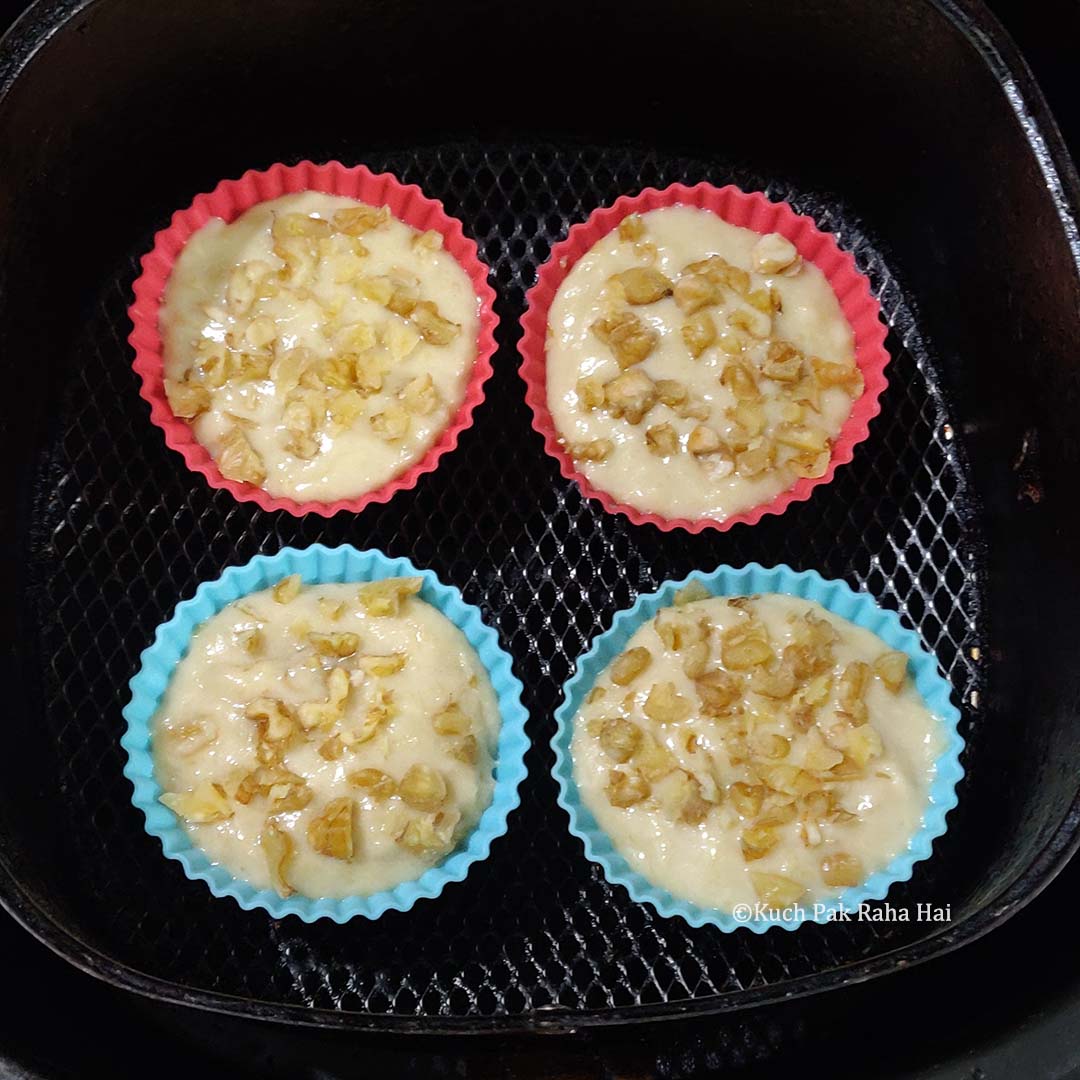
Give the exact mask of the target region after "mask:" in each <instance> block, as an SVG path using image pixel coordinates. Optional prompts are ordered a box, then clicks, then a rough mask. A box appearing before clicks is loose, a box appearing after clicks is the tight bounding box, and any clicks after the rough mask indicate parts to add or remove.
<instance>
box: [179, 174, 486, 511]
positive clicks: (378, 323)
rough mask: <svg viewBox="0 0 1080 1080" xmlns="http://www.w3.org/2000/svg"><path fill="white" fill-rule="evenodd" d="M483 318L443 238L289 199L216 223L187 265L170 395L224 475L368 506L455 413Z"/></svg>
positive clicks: (351, 210) (184, 260)
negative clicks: (360, 499) (357, 499)
mask: <svg viewBox="0 0 1080 1080" xmlns="http://www.w3.org/2000/svg"><path fill="white" fill-rule="evenodd" d="M478 310H479V301H478V299H477V297H476V295H475V293H474V291H473V288H472V283H471V282H470V280H469V277H468V275H467V274H466V273H465V271H464V270H463V269H462V267H461V266H460V265H459V264H458V262H457V261H456V260H455V259H454V258H453V256H451V255H450V254H448V253H447V252H445V251H443V250H442V236H441V235H440V234H439V233H437V232H427V233H420V232H418V231H417V230H416V229H413V228H411V227H410V226H409V225H406V224H405V223H404V222H402V221H399V220H397V219H396V218H394V217H393V216H392V215H391V214H390V213H389V211H388V210H387V209H386V208H385V207H381V208H378V209H376V208H374V207H370V206H366V205H365V204H363V203H358V202H356V201H355V200H352V199H347V198H343V197H341V196H337V195H325V194H321V193H319V192H314V191H307V192H301V193H299V194H295V195H285V196H282V197H281V198H278V199H273V200H271V201H269V202H264V203H259V204H258V205H256V206H254V207H252V208H251V209H250V210H248V211H247V212H246V213H245V214H243V215H242V216H241V217H239V218H238V219H237V220H236V221H234V222H232V223H231V224H228V225H226V224H225V223H224V222H223V221H221V220H220V219H217V218H215V219H213V220H212V221H210V222H208V223H207V224H206V225H204V226H203V227H202V228H201V229H200V230H199V231H198V232H196V233H195V234H194V235H193V236H192V237H191V239H190V240H189V241H188V242H187V244H186V245H185V247H184V250H183V251H182V252H181V253H180V256H179V258H178V259H177V260H176V265H175V267H174V268H173V271H172V274H171V276H170V277H169V281H168V284H167V286H166V288H165V295H164V297H163V304H162V309H161V320H160V325H161V336H162V341H163V344H164V361H165V389H166V393H167V395H168V398H169V403H170V405H171V407H172V410H173V412H174V413H175V414H176V415H177V416H179V417H182V418H185V419H187V420H189V421H190V422H191V425H192V428H193V430H194V433H195V437H196V438H197V439H198V440H199V442H201V443H202V444H203V445H204V446H205V447H206V448H207V450H208V451H209V452H210V454H211V456H212V457H213V458H214V460H215V461H216V462H217V465H218V468H219V469H220V470H221V473H222V475H223V476H225V477H228V478H229V479H232V480H237V481H241V482H246V483H250V484H254V485H255V486H257V487H261V488H263V489H264V490H266V491H268V492H269V493H270V494H271V495H277V496H285V497H291V498H295V499H314V500H319V501H332V500H334V499H339V498H349V497H353V496H357V495H361V494H363V493H364V492H367V491H371V490H373V489H375V488H378V487H380V486H381V485H383V484H385V483H387V482H388V481H389V480H391V479H393V478H394V477H395V476H396V475H398V474H399V473H400V472H402V471H404V470H405V469H406V468H408V467H409V466H410V465H412V464H413V463H415V462H416V461H419V460H420V459H421V458H422V457H423V456H424V454H425V453H426V452H427V450H428V448H429V447H430V446H431V445H432V444H433V443H434V442H435V441H436V439H437V438H438V436H439V435H440V433H441V432H442V431H443V429H444V428H445V427H446V426H447V424H448V423H449V421H450V419H451V418H452V417H453V416H454V415H455V414H456V412H457V410H458V407H459V406H460V404H461V401H462V399H463V397H464V394H465V387H466V384H467V383H468V379H469V373H470V371H471V368H472V364H473V361H474V359H475V357H476V335H477V331H478V326H479V320H478Z"/></svg>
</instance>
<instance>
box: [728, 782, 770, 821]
mask: <svg viewBox="0 0 1080 1080" xmlns="http://www.w3.org/2000/svg"><path fill="white" fill-rule="evenodd" d="M728 796H729V797H730V799H731V805H732V806H734V807H735V812H736V813H737V814H738V815H739V816H740V817H743V818H754V817H757V816H758V814H760V813H761V804H762V803H763V802H764V801H765V788H764V787H763V786H762V785H761V784H746V783H744V782H743V781H741V780H738V781H736V782H735V783H734V784H732V785H731V787H729V788H728Z"/></svg>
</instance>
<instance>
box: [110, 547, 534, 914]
mask: <svg viewBox="0 0 1080 1080" xmlns="http://www.w3.org/2000/svg"><path fill="white" fill-rule="evenodd" d="M290 574H299V575H300V576H301V578H302V579H303V581H304V583H305V584H308V585H315V584H330V583H332V582H343V581H345V582H351V581H357V582H363V581H377V580H379V579H380V578H388V577H420V578H422V579H423V582H424V584H423V587H422V588H421V590H420V594H419V595H420V598H421V599H422V600H425V601H427V603H429V604H431V605H432V606H433V607H435V608H438V610H439V611H441V612H442V613H443V614H444V615H445V616H446V617H447V618H448V619H449V620H450V621H451V622H452V623H453V624H454V625H455V626H457V627H458V628H459V629H460V630H461V632H462V633H463V634H464V635H465V637H466V638H467V639H468V641H469V644H470V645H472V647H473V648H474V649H475V650H476V653H477V655H478V656H479V657H480V661H481V663H482V664H483V665H484V667H485V668H486V669H487V672H488V675H489V677H490V679H491V685H492V687H493V688H494V690H495V694H496V696H497V698H498V702H499V714H500V717H501V720H502V723H501V727H500V729H499V738H498V742H497V744H496V748H495V755H494V759H495V769H494V776H495V790H494V794H493V795H492V800H491V803H490V805H489V806H488V808H487V809H486V810H485V811H484V813H483V815H482V817H481V818H480V821H479V823H478V824H477V826H476V828H475V829H473V831H472V833H470V834H469V837H468V839H467V841H466V843H465V845H464V847H459V848H458V849H457V850H456V851H454V852H453V853H452V854H450V855H449V856H448V857H447V858H446V859H445V860H444V861H443V862H441V863H439V864H438V865H437V866H433V867H432V868H431V869H429V870H427V871H425V872H424V873H423V874H422V875H421V876H420V877H419V878H417V879H416V880H415V881H406V882H403V883H402V884H400V885H396V886H395V887H394V888H392V889H387V890H385V891H383V892H378V893H373V894H371V895H369V896H350V897H346V898H344V899H340V900H329V899H316V898H313V897H307V896H300V895H296V894H294V895H293V896H290V897H287V898H285V897H281V896H279V895H278V894H277V893H276V892H273V891H272V890H270V889H256V888H255V887H254V886H253V885H250V884H248V883H247V882H245V881H239V880H237V879H236V878H234V877H233V876H232V875H231V874H230V873H229V872H228V871H227V870H226V869H225V868H224V867H222V866H218V865H216V864H214V863H212V862H211V861H210V859H209V858H207V856H206V855H205V853H204V852H203V851H201V850H200V849H199V848H197V847H195V846H194V845H193V844H192V842H191V838H190V837H189V836H188V834H187V832H186V831H185V830H184V828H183V826H182V825H181V823H180V821H179V819H178V818H177V816H176V815H175V814H174V813H173V812H172V811H171V810H170V809H169V808H168V807H167V806H164V805H162V804H161V803H160V802H159V801H158V799H159V797H160V796H161V794H162V789H161V785H160V784H158V782H157V780H156V779H155V778H154V760H153V755H152V752H151V734H150V731H151V720H152V718H153V716H154V713H155V712H156V710H157V707H158V703H159V702H160V701H161V696H162V694H163V693H164V692H165V688H166V687H167V686H168V683H169V679H170V677H171V676H172V672H173V670H174V668H175V667H176V665H177V663H178V662H179V661H180V660H181V659H182V657H183V656H184V655H185V654H186V653H187V650H188V647H189V645H190V643H191V636H192V634H193V633H194V632H195V630H196V629H197V628H198V627H199V626H200V625H201V624H202V623H203V622H205V621H206V620H207V619H208V618H210V616H212V615H214V614H216V613H217V612H219V611H220V610H221V609H222V608H223V607H225V605H226V604H229V603H231V602H232V601H234V600H238V599H240V598H241V597H242V596H246V595H247V594H248V593H252V592H257V591H259V590H260V589H265V588H268V587H269V586H271V585H273V584H274V583H275V582H277V581H280V580H281V579H282V578H284V577H288V576H289V575H290ZM130 689H131V701H130V703H129V704H128V706H127V707H126V708H125V709H124V718H125V719H126V720H127V731H126V732H125V734H124V736H123V738H122V739H121V740H120V744H121V746H123V748H124V750H126V751H127V755H128V760H127V764H126V765H125V767H124V775H125V776H126V777H127V778H128V779H129V780H130V781H131V782H132V784H133V785H134V789H135V790H134V795H133V802H134V803H135V805H136V806H137V807H138V808H139V809H140V810H141V811H142V812H143V814H144V815H145V817H146V831H147V832H148V833H150V835H151V836H156V837H157V838H158V839H159V840H160V841H161V846H162V850H163V851H164V852H165V854H166V855H167V856H168V857H169V858H170V859H176V860H177V861H178V862H179V863H180V864H181V866H183V868H184V872H185V873H186V874H187V876H188V877H190V878H193V879H196V880H198V881H205V882H206V884H207V885H208V886H209V888H210V891H211V892H212V893H213V894H214V895H215V896H231V897H232V898H233V899H234V900H235V901H236V902H237V903H238V904H239V905H240V906H241V907H242V908H245V909H247V910H250V909H252V908H265V909H266V910H267V911H268V912H270V914H271V915H273V916H274V917H275V918H281V917H282V916H283V915H296V916H298V917H299V918H301V919H303V920H304V922H314V921H315V920H316V919H322V918H327V919H333V920H334V921H335V922H338V923H343V922H345V921H346V920H348V919H351V918H354V917H355V916H357V915H361V916H364V917H365V918H368V919H377V918H378V917H379V916H380V915H381V914H382V913H383V912H384V911H408V910H409V908H411V907H412V906H413V904H414V903H416V901H417V900H420V899H421V898H424V897H427V898H431V897H435V896H438V894H439V893H440V892H441V891H442V889H443V886H444V885H446V884H447V883H448V882H451V881H462V880H463V879H464V877H465V875H466V874H467V873H468V872H469V867H470V866H472V864H473V863H475V862H478V861H480V860H481V859H485V858H487V855H488V852H489V850H490V848H491V842H492V840H494V839H495V838H496V837H497V836H502V835H503V833H505V832H506V819H507V816H508V815H509V813H510V811H511V810H513V809H514V808H515V807H516V806H517V805H518V803H519V802H520V799H519V796H518V785H519V784H520V783H521V781H522V780H523V779H524V778H525V760H524V759H525V751H526V750H527V749H528V746H529V740H528V737H527V736H526V734H525V720H526V718H527V716H528V713H527V712H526V710H525V708H524V706H523V705H522V704H521V683H520V682H519V681H518V680H517V678H515V676H514V674H513V672H512V671H511V668H510V657H509V656H508V655H507V654H506V653H505V652H504V651H503V650H502V648H501V647H500V646H499V639H498V635H497V634H496V633H495V631H494V630H492V629H491V628H490V627H488V626H486V625H485V624H484V622H483V621H482V620H481V618H480V612H479V610H478V609H477V608H475V607H473V605H471V604H467V603H465V601H464V600H463V599H462V597H461V593H460V592H459V591H458V590H457V589H456V588H454V587H453V586H452V585H444V584H443V583H442V582H441V581H439V579H438V578H437V577H436V576H435V574H434V573H432V572H431V571H430V570H418V569H417V568H416V567H415V566H413V564H412V563H411V562H409V560H408V559H391V558H388V557H387V556H385V555H383V554H382V553H381V552H378V551H359V550H357V549H356V548H354V547H350V546H348V545H343V546H342V547H336V548H328V547H324V546H323V545H322V544H314V545H312V546H311V547H309V548H304V549H303V550H298V549H296V548H283V549H282V550H281V551H279V552H278V553H277V554H276V555H257V556H256V557H255V558H254V559H252V560H251V562H249V563H245V564H244V565H243V566H232V567H229V568H228V569H227V570H226V571H225V572H224V573H223V574H222V575H221V577H219V578H218V579H217V580H216V581H204V582H203V583H202V584H201V585H200V586H199V587H198V589H196V590H195V595H194V596H193V597H192V598H191V599H190V600H184V601H182V602H181V603H180V604H178V605H177V607H176V611H175V612H174V614H173V617H172V618H171V619H169V620H168V622H165V623H162V625H161V626H159V627H158V629H157V633H156V634H155V635H154V643H153V644H152V645H151V646H150V647H149V648H148V649H146V651H145V652H143V654H142V664H141V667H140V669H139V671H138V673H137V674H136V675H135V677H134V678H133V679H132V680H131V683H130Z"/></svg>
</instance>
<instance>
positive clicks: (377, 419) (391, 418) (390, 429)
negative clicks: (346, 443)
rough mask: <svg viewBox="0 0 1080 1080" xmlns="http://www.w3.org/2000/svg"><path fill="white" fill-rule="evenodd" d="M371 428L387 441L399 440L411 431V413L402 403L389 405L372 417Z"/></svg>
mask: <svg viewBox="0 0 1080 1080" xmlns="http://www.w3.org/2000/svg"><path fill="white" fill-rule="evenodd" d="M371 430H372V431H374V432H375V434H376V435H378V436H379V438H380V439H385V440H386V442H398V441H399V440H400V439H403V438H405V436H406V434H407V433H408V431H409V414H408V412H407V411H406V410H405V409H403V408H402V407H401V406H400V405H388V406H387V407H386V408H385V409H384V410H383V411H382V412H380V413H376V414H375V415H374V416H373V417H372V418H371Z"/></svg>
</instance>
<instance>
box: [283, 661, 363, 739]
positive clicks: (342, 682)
mask: <svg viewBox="0 0 1080 1080" xmlns="http://www.w3.org/2000/svg"><path fill="white" fill-rule="evenodd" d="M326 689H327V699H326V701H311V702H306V703H305V704H303V705H301V706H300V708H299V709H297V710H296V712H297V716H298V717H299V718H300V724H301V726H302V727H303V728H304V729H305V730H311V729H312V728H320V727H330V726H331V725H332V724H334V723H335V722H336V721H337V720H340V719H341V718H342V716H343V715H344V713H345V701H346V700H347V698H348V696H349V689H350V683H349V676H348V674H347V673H346V672H345V669H344V668H340V667H336V668H332V669H331V671H330V674H329V675H328V676H327V684H326Z"/></svg>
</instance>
